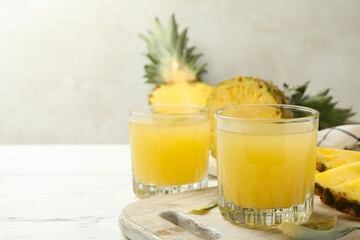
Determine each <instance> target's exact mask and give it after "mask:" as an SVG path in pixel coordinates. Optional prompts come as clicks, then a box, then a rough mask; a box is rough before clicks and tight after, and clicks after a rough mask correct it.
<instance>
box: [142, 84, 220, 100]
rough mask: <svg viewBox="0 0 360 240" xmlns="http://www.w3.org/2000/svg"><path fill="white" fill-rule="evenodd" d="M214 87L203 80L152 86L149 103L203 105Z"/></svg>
mask: <svg viewBox="0 0 360 240" xmlns="http://www.w3.org/2000/svg"><path fill="white" fill-rule="evenodd" d="M213 89H214V87H213V86H210V85H208V84H206V83H203V82H193V83H187V82H179V83H173V84H163V85H158V86H156V87H154V89H153V90H152V92H151V93H150V94H149V104H150V105H159V104H185V105H197V106H205V105H206V102H207V99H208V98H209V95H210V93H211V92H212V91H213Z"/></svg>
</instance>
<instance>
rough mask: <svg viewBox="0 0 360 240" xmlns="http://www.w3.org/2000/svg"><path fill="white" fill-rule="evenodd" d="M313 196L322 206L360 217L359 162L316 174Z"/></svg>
mask: <svg viewBox="0 0 360 240" xmlns="http://www.w3.org/2000/svg"><path fill="white" fill-rule="evenodd" d="M315 194H316V195H319V196H320V199H321V201H322V202H323V203H324V204H326V205H329V206H330V207H333V208H336V209H337V210H339V211H341V212H344V213H348V214H350V215H352V216H355V217H360V162H355V163H351V164H346V165H344V166H341V167H337V168H333V169H330V170H327V171H325V172H322V173H319V174H316V175H315Z"/></svg>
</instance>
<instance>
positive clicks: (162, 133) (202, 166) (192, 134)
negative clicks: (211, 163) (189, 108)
mask: <svg viewBox="0 0 360 240" xmlns="http://www.w3.org/2000/svg"><path fill="white" fill-rule="evenodd" d="M209 134H210V123H209V120H208V118H207V117H205V116H192V117H173V118H172V117H166V116H164V117H138V118H135V119H131V120H130V144H131V155H132V168H133V173H134V179H135V181H136V182H141V183H142V184H145V185H150V184H153V185H156V186H169V185H184V184H190V183H197V182H199V181H201V180H204V179H206V174H207V169H208V157H209V156H208V155H209V139H210V136H209Z"/></svg>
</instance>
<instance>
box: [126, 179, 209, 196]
mask: <svg viewBox="0 0 360 240" xmlns="http://www.w3.org/2000/svg"><path fill="white" fill-rule="evenodd" d="M207 186H208V178H207V177H206V178H205V179H204V180H201V181H200V182H198V183H190V184H184V185H175V186H156V185H153V184H150V185H145V184H143V183H142V182H136V181H135V179H133V190H134V193H135V194H136V196H137V197H138V198H148V197H151V196H160V195H165V194H176V193H182V192H187V191H192V190H198V189H203V188H207Z"/></svg>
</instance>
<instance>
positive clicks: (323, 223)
mask: <svg viewBox="0 0 360 240" xmlns="http://www.w3.org/2000/svg"><path fill="white" fill-rule="evenodd" d="M336 221H337V217H336V216H335V217H333V218H326V219H320V220H314V221H309V222H306V223H303V224H301V226H303V227H307V228H311V229H315V230H330V229H332V228H333V227H334V226H335V224H336Z"/></svg>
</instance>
